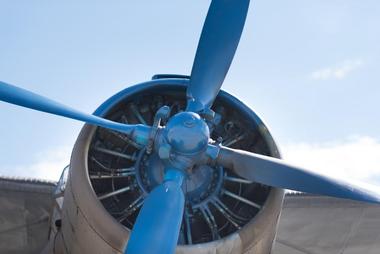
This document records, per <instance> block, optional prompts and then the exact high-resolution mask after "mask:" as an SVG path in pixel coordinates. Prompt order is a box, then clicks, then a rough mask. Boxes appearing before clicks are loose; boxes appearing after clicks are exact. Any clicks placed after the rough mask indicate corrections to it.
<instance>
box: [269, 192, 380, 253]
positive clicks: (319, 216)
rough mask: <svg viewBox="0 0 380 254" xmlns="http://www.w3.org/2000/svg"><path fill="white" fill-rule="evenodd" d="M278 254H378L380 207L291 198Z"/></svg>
mask: <svg viewBox="0 0 380 254" xmlns="http://www.w3.org/2000/svg"><path fill="white" fill-rule="evenodd" d="M273 253H274V254H361V253H365V254H378V253H380V206H378V205H370V204H366V203H360V202H354V201H349V200H343V199H335V198H329V197H322V196H312V195H304V194H296V195H287V196H286V199H285V202H284V207H283V210H282V215H281V219H280V225H279V230H278V233H277V240H276V244H275V248H274V252H273Z"/></svg>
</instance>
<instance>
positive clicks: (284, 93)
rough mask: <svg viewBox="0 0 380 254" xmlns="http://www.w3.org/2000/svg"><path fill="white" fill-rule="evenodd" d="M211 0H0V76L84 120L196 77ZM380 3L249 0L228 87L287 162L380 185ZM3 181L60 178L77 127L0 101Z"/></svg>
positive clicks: (368, 1)
mask: <svg viewBox="0 0 380 254" xmlns="http://www.w3.org/2000/svg"><path fill="white" fill-rule="evenodd" d="M208 5H209V1H200V0H193V1H149V2H147V1H138V2H135V3H131V2H127V1H81V2H80V3H77V2H74V1H73V2H68V1H65V4H63V2H57V1H56V2H52V1H33V3H31V2H29V1H24V2H23V3H21V1H17V2H16V1H2V2H1V4H0V6H1V7H0V38H1V39H0V79H1V80H2V81H5V82H9V83H12V84H15V85H18V86H21V87H23V88H26V89H29V90H32V91H36V92H38V93H41V94H43V95H45V96H49V97H51V98H53V99H55V100H58V101H61V102H64V103H65V104H67V105H70V106H73V107H76V108H78V109H80V110H83V111H85V112H93V111H94V110H95V109H96V107H97V106H98V105H100V104H101V103H102V102H103V101H104V100H106V99H107V98H108V97H110V96H111V95H113V94H114V93H116V92H118V91H119V90H121V89H123V88H125V87H127V86H130V85H133V84H136V83H139V82H141V81H145V80H148V79H150V77H151V76H152V75H153V74H156V73H179V74H189V73H190V71H191V65H192V62H193V58H194V53H195V50H196V46H197V43H198V38H199V35H200V32H201V28H202V25H203V21H204V18H205V16H206V13H207V8H208ZM379 13H380V2H379V1H375V0H367V1H358V0H356V1H355V0H339V1H338V0H330V1H327V0H320V1H301V0H289V1H264V0H259V1H253V2H252V3H251V6H250V11H249V13H248V17H247V22H246V26H245V30H244V33H243V36H242V38H241V43H240V45H239V48H238V51H237V53H236V56H235V59H234V61H233V64H232V67H231V69H230V71H229V73H228V76H227V78H226V81H225V83H224V85H223V89H225V90H226V91H228V92H230V93H232V94H234V95H235V96H237V97H238V98H240V99H241V100H243V101H244V102H245V103H246V104H247V105H249V106H250V107H252V108H253V109H254V110H255V111H256V112H257V113H258V114H259V115H260V116H261V117H262V118H263V120H264V122H266V124H267V125H268V127H269V129H270V130H271V132H272V134H273V136H274V137H275V139H276V140H277V142H278V144H279V146H280V148H281V150H282V152H283V154H284V157H285V159H287V160H288V161H291V162H295V163H298V164H301V165H305V166H309V167H313V168H316V169H318V170H320V171H324V172H329V173H332V174H333V175H335V176H336V177H341V178H348V179H353V178H357V179H359V180H363V181H366V182H370V183H372V184H379V185H380V132H379V130H380V113H379V109H380V100H379V97H380V86H379V83H380V76H379V71H380V68H379V62H380V33H379V27H380V15H379ZM0 117H1V119H2V121H1V123H2V124H1V125H0V133H1V139H0V154H1V156H0V174H1V175H20V176H28V177H40V178H47V179H56V178H57V177H58V176H59V173H60V171H61V169H62V168H63V167H64V166H65V165H66V164H68V160H69V156H70V151H71V148H72V146H73V144H74V142H75V139H76V136H77V134H78V133H79V131H80V128H81V126H82V123H79V122H75V121H72V120H67V119H61V118H59V117H55V116H50V115H46V114H43V113H37V112H33V111H30V110H25V109H23V108H18V107H15V106H12V105H8V104H5V103H0Z"/></svg>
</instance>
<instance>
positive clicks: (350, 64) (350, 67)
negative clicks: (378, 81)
mask: <svg viewBox="0 0 380 254" xmlns="http://www.w3.org/2000/svg"><path fill="white" fill-rule="evenodd" d="M362 65H363V61H362V60H359V59H356V60H347V61H344V62H342V63H340V64H337V65H336V66H332V67H327V68H323V69H319V70H316V71H314V72H312V73H311V78H312V79H315V80H328V79H344V78H345V77H346V76H347V75H348V74H349V73H351V72H353V71H354V70H356V69H358V68H359V67H360V66H362Z"/></svg>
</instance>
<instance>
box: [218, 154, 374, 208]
mask: <svg viewBox="0 0 380 254" xmlns="http://www.w3.org/2000/svg"><path fill="white" fill-rule="evenodd" d="M216 161H217V163H218V164H220V165H222V166H224V167H227V168H230V169H232V170H233V171H234V172H235V173H236V174H237V175H239V176H241V177H243V178H245V179H248V180H250V181H253V182H258V183H262V184H265V185H269V186H273V187H277V188H283V189H290V190H295V191H301V192H308V193H313V194H319V195H326V196H331V197H337V198H345V199H352V200H357V201H365V202H370V203H378V204H379V203H380V195H379V194H378V193H374V192H371V191H369V190H366V189H365V188H362V187H360V186H356V185H354V184H352V183H349V182H345V181H341V180H335V179H333V178H331V177H329V176H325V175H321V174H317V173H315V172H313V171H310V170H307V169H304V168H301V167H297V166H293V165H291V164H289V163H286V162H284V161H282V160H279V159H276V158H272V157H268V156H264V155H259V154H255V153H250V152H247V151H242V150H236V149H231V148H227V147H221V149H220V151H219V155H218V158H217V159H216Z"/></svg>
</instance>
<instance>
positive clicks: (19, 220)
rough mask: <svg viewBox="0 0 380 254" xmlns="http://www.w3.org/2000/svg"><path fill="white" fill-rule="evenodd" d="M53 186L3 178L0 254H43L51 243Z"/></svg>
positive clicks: (0, 181) (29, 180)
mask: <svg viewBox="0 0 380 254" xmlns="http://www.w3.org/2000/svg"><path fill="white" fill-rule="evenodd" d="M54 187H55V184H54V183H53V182H47V181H39V180H32V179H21V178H5V177H0V253H7V254H24V253H25V254H33V253H40V252H41V250H42V249H43V248H44V246H45V245H46V244H47V242H48V230H49V213H50V210H51V207H52V202H53V200H52V192H53V188H54Z"/></svg>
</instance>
